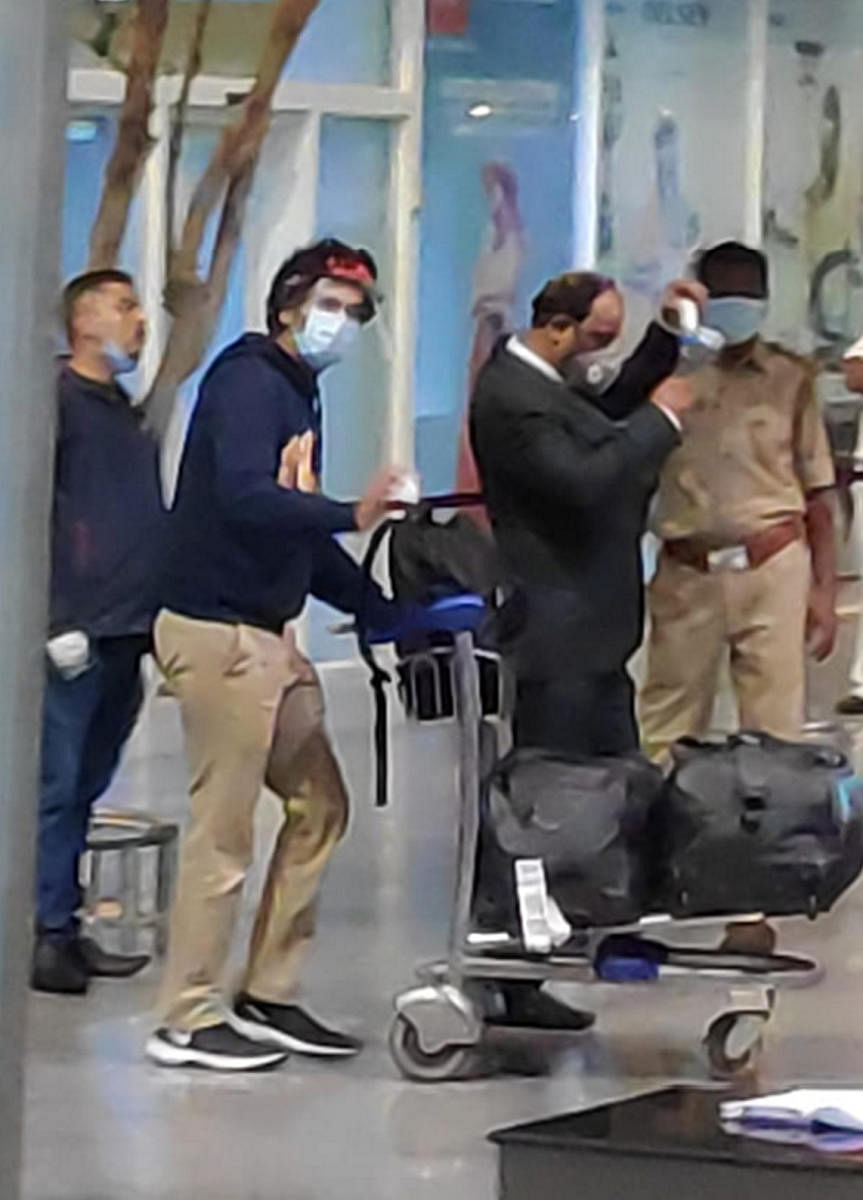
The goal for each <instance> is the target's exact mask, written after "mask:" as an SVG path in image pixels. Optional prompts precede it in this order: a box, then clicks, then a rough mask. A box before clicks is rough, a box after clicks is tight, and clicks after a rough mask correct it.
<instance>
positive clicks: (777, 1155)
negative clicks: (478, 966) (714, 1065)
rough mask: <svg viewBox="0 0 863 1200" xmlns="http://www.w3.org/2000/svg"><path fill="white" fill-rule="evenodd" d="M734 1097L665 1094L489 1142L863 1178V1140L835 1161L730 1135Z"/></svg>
mask: <svg viewBox="0 0 863 1200" xmlns="http://www.w3.org/2000/svg"><path fill="white" fill-rule="evenodd" d="M734 1094H735V1093H733V1092H729V1091H726V1090H719V1089H716V1088H688V1087H677V1088H665V1089H663V1090H661V1091H658V1092H653V1093H651V1094H649V1095H646V1096H641V1097H638V1098H636V1099H634V1100H625V1101H621V1102H620V1103H617V1104H609V1105H604V1106H603V1107H601V1108H594V1109H589V1110H587V1111H585V1112H576V1113H568V1114H566V1115H564V1116H560V1117H553V1118H552V1119H550V1120H545V1121H536V1122H533V1123H531V1124H528V1125H517V1126H513V1127H512V1128H509V1129H502V1130H498V1131H496V1132H495V1133H493V1134H492V1135H491V1140H492V1141H493V1142H496V1143H497V1144H498V1145H501V1146H521V1147H525V1148H530V1147H534V1148H540V1147H544V1148H546V1149H554V1150H562V1151H566V1150H570V1151H572V1152H574V1153H579V1152H584V1151H592V1152H594V1153H605V1154H615V1155H624V1156H630V1157H632V1156H635V1157H642V1158H644V1157H650V1158H666V1159H668V1158H684V1159H698V1160H701V1161H704V1162H722V1163H734V1164H739V1165H740V1166H747V1167H758V1166H763V1167H772V1168H777V1167H778V1168H783V1167H786V1168H789V1169H793V1170H798V1171H799V1170H811V1171H820V1172H823V1171H839V1172H857V1173H859V1174H860V1175H861V1176H863V1137H861V1138H860V1139H859V1145H860V1152H859V1153H856V1154H849V1153H843V1154H836V1153H829V1152H827V1151H826V1150H824V1149H815V1148H813V1147H812V1146H810V1145H783V1144H777V1143H774V1142H771V1141H762V1140H758V1139H756V1138H753V1137H749V1136H747V1137H743V1136H736V1135H733V1134H729V1133H725V1132H724V1131H723V1129H722V1128H721V1126H720V1123H719V1105H720V1103H721V1102H722V1101H723V1100H727V1099H729V1098H731V1097H732V1096H733V1095H734Z"/></svg>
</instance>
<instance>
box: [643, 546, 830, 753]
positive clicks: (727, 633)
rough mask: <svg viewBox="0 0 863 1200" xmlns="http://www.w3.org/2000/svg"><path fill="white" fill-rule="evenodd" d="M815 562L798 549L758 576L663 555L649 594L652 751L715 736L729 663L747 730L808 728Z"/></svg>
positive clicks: (646, 700)
mask: <svg viewBox="0 0 863 1200" xmlns="http://www.w3.org/2000/svg"><path fill="white" fill-rule="evenodd" d="M809 581H810V558H809V551H808V548H807V547H806V546H805V544H804V543H803V542H802V541H798V542H793V543H792V544H791V545H790V546H786V547H785V549H784V550H782V551H780V552H779V554H777V555H775V556H774V557H773V558H771V559H769V560H768V561H767V562H766V563H764V564H763V565H762V566H760V567H757V568H755V569H753V570H749V571H723V572H717V573H714V574H707V573H705V572H702V571H698V570H696V569H694V568H692V567H688V566H684V565H683V564H681V563H678V562H676V561H675V560H674V559H672V558H670V557H669V555H667V554H663V555H662V556H661V557H660V561H659V568H658V571H657V574H656V576H655V577H654V580H653V583H652V584H651V586H650V589H649V592H648V599H649V608H650V620H651V629H650V639H649V643H648V653H647V668H646V677H645V683H644V687H643V688H642V691H641V694H640V696H639V702H638V716H639V723H640V726H641V737H642V743H643V746H644V750H645V752H646V753H647V754H648V755H649V756H650V757H651V758H653V759H656V760H659V761H662V760H663V759H665V758H666V757H667V754H668V749H669V747H670V746H671V745H672V743H673V742H675V741H677V740H678V738H682V737H691V736H694V737H698V736H701V735H703V734H705V733H707V732H708V729H709V726H710V720H711V717H712V714H713V706H714V702H715V699H716V692H717V687H718V683H719V678H720V671H721V668H722V665H723V661H724V659H725V656H726V655H727V656H728V659H729V664H730V668H731V680H732V684H733V688H734V692H735V695H736V699H737V706H738V710H739V723H740V728H741V729H752V730H758V731H760V732H764V733H771V734H773V735H774V736H776V737H785V738H792V739H793V738H795V737H797V736H798V735H799V733H800V731H801V728H802V726H803V722H804V712H805V690H806V678H805V675H806V612H807V606H808V596H809Z"/></svg>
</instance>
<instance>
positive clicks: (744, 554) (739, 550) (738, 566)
mask: <svg viewBox="0 0 863 1200" xmlns="http://www.w3.org/2000/svg"><path fill="white" fill-rule="evenodd" d="M750 565H751V564H750V562H749V551H748V550H747V549H746V546H744V545H740V546H723V547H722V549H721V550H711V551H710V552H709V553H708V555H707V569H708V571H709V572H710V574H711V575H713V574H716V573H718V572H720V571H748V570H749V567H750Z"/></svg>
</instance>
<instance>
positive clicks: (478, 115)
mask: <svg viewBox="0 0 863 1200" xmlns="http://www.w3.org/2000/svg"><path fill="white" fill-rule="evenodd" d="M493 112H494V109H493V108H492V106H491V105H490V104H486V103H482V104H472V105H471V106H470V108H469V109H468V110H467V115H468V116H469V117H473V119H474V120H475V121H484V120H485V119H486V117H490V116H491V114H492V113H493Z"/></svg>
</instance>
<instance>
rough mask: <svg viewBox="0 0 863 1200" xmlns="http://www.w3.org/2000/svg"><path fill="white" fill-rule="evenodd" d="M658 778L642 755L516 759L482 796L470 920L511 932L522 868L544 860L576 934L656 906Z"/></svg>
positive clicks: (529, 753)
mask: <svg viewBox="0 0 863 1200" xmlns="http://www.w3.org/2000/svg"><path fill="white" fill-rule="evenodd" d="M662 787H663V777H662V773H661V771H660V770H659V769H658V768H657V767H655V766H653V765H652V764H651V763H649V762H648V761H647V760H646V759H645V758H642V757H641V756H640V755H637V754H633V755H631V756H628V757H620V758H597V759H577V758H572V759H569V758H565V757H563V756H562V755H558V754H553V753H551V752H547V751H544V750H526V749H522V750H515V751H513V752H512V753H510V754H509V755H508V756H507V757H506V758H504V759H503V760H502V761H501V762H500V763H499V764H498V765H497V766H496V767H495V769H494V771H493V772H492V774H491V776H490V778H489V779H488V781H487V783H486V786H485V788H484V790H483V797H482V826H481V835H480V850H479V862H478V882H477V888H476V895H475V898H474V916H475V919H476V920H477V923H478V924H479V925H480V926H487V927H497V928H500V927H503V928H505V929H509V930H511V931H512V930H514V929H515V928H517V922H516V920H515V886H514V869H515V862H516V860H517V859H523V858H538V859H541V860H542V862H543V864H544V866H545V873H546V881H547V884H548V890H549V894H550V895H551V896H552V897H553V898H554V900H555V901H556V902H557V904H558V906H559V907H560V909H561V911H562V912H563V914H564V916H565V917H566V918H567V920H568V921H569V922H570V924H571V925H573V926H575V927H576V928H584V927H587V926H609V925H625V924H629V923H631V922H634V921H637V920H638V919H639V918H640V917H642V916H643V915H644V914H645V913H646V912H647V911H648V909H649V907H650V900H651V894H652V891H653V886H652V884H653V881H652V879H651V869H652V866H653V864H654V863H655V861H656V856H655V852H654V848H653V846H652V844H651V837H652V824H651V817H652V813H653V811H654V806H655V805H656V803H657V800H658V798H659V795H660V793H661V791H662Z"/></svg>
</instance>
